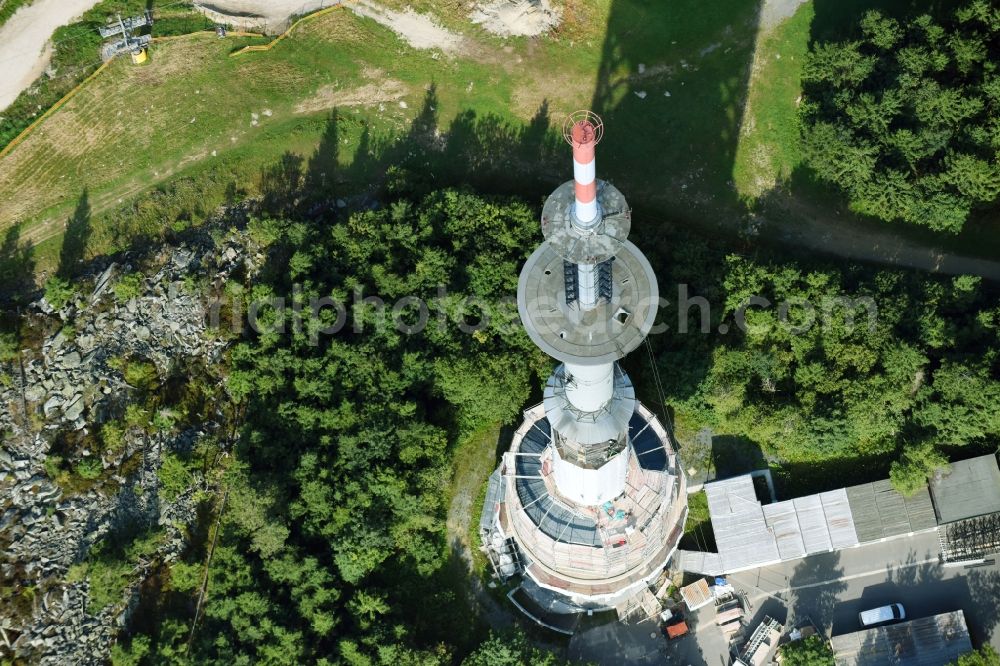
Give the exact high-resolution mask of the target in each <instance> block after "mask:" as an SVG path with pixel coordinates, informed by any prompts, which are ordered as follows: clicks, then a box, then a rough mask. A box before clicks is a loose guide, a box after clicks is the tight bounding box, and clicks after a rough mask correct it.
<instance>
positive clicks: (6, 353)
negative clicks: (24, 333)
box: [0, 333, 18, 363]
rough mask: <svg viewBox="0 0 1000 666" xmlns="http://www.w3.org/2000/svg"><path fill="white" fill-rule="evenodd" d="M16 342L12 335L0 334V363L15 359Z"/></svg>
mask: <svg viewBox="0 0 1000 666" xmlns="http://www.w3.org/2000/svg"><path fill="white" fill-rule="evenodd" d="M17 348H18V340H17V335H16V334H14V333H0V363H10V362H11V361H13V360H15V359H17V351H18V350H17Z"/></svg>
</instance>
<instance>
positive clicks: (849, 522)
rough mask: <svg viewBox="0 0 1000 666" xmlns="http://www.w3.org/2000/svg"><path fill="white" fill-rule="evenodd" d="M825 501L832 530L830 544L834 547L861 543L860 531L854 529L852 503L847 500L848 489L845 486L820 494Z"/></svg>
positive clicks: (824, 505)
mask: <svg viewBox="0 0 1000 666" xmlns="http://www.w3.org/2000/svg"><path fill="white" fill-rule="evenodd" d="M820 499H821V500H822V501H823V513H824V514H825V515H826V526H827V529H828V530H829V532H830V544H831V545H832V546H833V548H835V549H837V548H850V547H851V546H856V545H858V543H859V540H858V533H857V531H856V530H855V529H854V517H853V516H852V515H851V505H850V502H848V500H847V491H846V490H845V489H843V488H839V489H837V490H831V491H830V492H826V493H822V494H820Z"/></svg>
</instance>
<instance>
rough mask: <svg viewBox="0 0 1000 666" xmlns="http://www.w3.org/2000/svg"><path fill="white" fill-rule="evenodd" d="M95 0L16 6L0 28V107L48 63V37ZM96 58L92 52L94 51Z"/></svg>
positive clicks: (50, 0)
mask: <svg viewBox="0 0 1000 666" xmlns="http://www.w3.org/2000/svg"><path fill="white" fill-rule="evenodd" d="M96 4H97V0H35V2H33V3H32V4H30V5H28V6H27V7H22V8H21V9H19V10H17V11H16V12H15V13H14V15H13V16H11V17H10V19H9V20H8V21H7V22H6V23H4V25H3V27H2V28H0V69H2V70H3V76H0V111H3V110H4V109H6V108H7V107H8V106H10V104H11V102H13V101H14V100H15V99H17V96H18V95H20V94H21V91H23V90H24V89H25V88H27V87H28V86H30V85H31V84H32V83H33V82H34V81H35V79H37V78H38V77H39V76H41V74H42V72H44V71H45V68H46V67H47V66H48V64H49V60H50V58H51V56H52V49H51V47H50V46H49V43H48V42H49V38H50V37H52V33H53V32H54V31H55V29H56V28H58V27H59V26H61V25H65V24H67V23H69V22H70V21H72V20H74V19H75V18H77V17H79V16H80V15H81V14H83V13H84V12H85V11H87V10H88V9H90V8H91V7H93V6H94V5H96ZM95 58H96V53H95Z"/></svg>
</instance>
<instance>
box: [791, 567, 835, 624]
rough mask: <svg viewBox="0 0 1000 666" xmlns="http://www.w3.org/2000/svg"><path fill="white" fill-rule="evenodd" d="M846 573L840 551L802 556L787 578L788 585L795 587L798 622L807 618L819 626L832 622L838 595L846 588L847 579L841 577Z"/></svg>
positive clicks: (793, 608)
mask: <svg viewBox="0 0 1000 666" xmlns="http://www.w3.org/2000/svg"><path fill="white" fill-rule="evenodd" d="M843 575H844V569H843V567H842V566H840V553H838V552H832V553H822V554H819V555H813V556H810V557H807V558H805V559H803V560H802V562H801V563H800V564H799V565H798V566H796V567H795V569H794V570H793V571H792V576H791V578H789V579H788V585H789V587H791V588H793V589H792V593H791V598H790V607H791V615H792V619H793V621H794V622H795V623H798V622H801V621H802V620H805V619H807V618H808V619H811V620H812V621H813V623H815V624H816V626H817V627H821V628H822V627H829V626H832V625H833V621H834V609H835V607H836V606H837V598H838V597H839V596H840V595H841V594H843V593H844V592H845V591H847V583H846V582H845V581H843V580H839V579H840V578H842V577H843ZM827 581H833V582H827ZM795 588H798V589H795Z"/></svg>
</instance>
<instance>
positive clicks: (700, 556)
mask: <svg viewBox="0 0 1000 666" xmlns="http://www.w3.org/2000/svg"><path fill="white" fill-rule="evenodd" d="M677 558H678V561H679V562H680V568H681V571H692V572H696V573H703V574H705V575H708V576H721V575H722V574H723V573H725V572H724V571H723V568H722V556H720V555H719V554H718V553H705V552H702V551H700V550H678V551H677Z"/></svg>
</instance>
